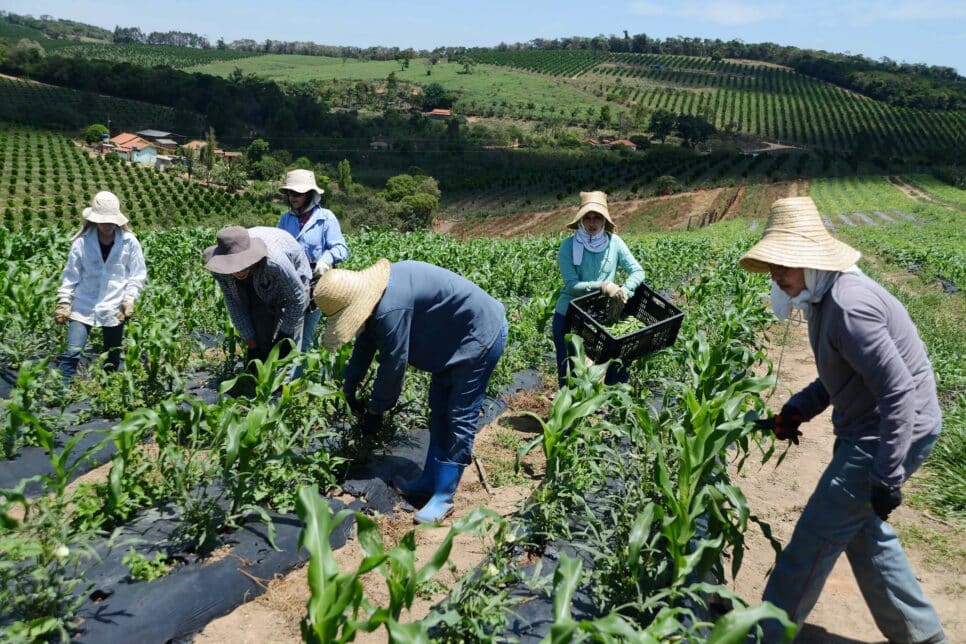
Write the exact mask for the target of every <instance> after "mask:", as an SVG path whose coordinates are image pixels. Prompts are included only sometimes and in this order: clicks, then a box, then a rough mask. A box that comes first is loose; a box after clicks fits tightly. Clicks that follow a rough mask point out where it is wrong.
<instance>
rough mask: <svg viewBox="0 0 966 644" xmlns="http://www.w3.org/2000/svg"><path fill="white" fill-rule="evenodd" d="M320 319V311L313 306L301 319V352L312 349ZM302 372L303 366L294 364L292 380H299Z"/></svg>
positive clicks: (299, 363)
mask: <svg viewBox="0 0 966 644" xmlns="http://www.w3.org/2000/svg"><path fill="white" fill-rule="evenodd" d="M320 319H322V311H320V310H319V309H317V308H315V307H314V306H313V307H312V308H311V309H309V310H308V311H307V312H306V313H305V317H304V318H302V345H301V349H302V351H303V352H305V351H308V350H309V349H311V348H312V341H313V340H314V339H315V329H316V328H317V327H318V326H319V320H320ZM303 371H304V365H303V364H302V363H301V362H298V363H296V365H295V366H294V367H292V374H291V375H292V378H293V379H295V378H301V377H302V372H303Z"/></svg>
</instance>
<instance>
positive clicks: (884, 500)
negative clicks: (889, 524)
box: [870, 483, 902, 521]
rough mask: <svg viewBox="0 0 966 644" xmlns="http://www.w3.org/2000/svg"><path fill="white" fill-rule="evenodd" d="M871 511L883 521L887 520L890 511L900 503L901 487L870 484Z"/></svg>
mask: <svg viewBox="0 0 966 644" xmlns="http://www.w3.org/2000/svg"><path fill="white" fill-rule="evenodd" d="M870 501H872V511H873V512H875V515H876V516H877V517H879V518H880V519H882V520H883V521H888V520H889V515H890V514H892V511H893V510H895V509H896V508H898V507H899V506H900V505H902V488H901V487H900V486H898V485H894V486H892V485H882V484H881V483H873V484H872V495H871V498H870Z"/></svg>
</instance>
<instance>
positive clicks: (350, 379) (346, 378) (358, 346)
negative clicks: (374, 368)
mask: <svg viewBox="0 0 966 644" xmlns="http://www.w3.org/2000/svg"><path fill="white" fill-rule="evenodd" d="M375 355H376V343H375V340H374V339H373V335H372V332H371V331H370V330H369V329H368V328H364V330H363V331H362V333H360V334H359V337H357V338H356V343H355V346H353V347H352V355H351V356H350V357H349V362H348V363H346V366H345V373H344V374H343V381H342V391H343V392H344V393H345V395H346V397H351V396H355V395H356V393H357V392H356V390H357V389H358V388H359V385H360V384H362V379H363V378H364V377H365V375H366V372H367V371H369V365H370V364H372V358H373V356H375Z"/></svg>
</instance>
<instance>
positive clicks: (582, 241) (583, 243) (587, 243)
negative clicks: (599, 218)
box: [573, 221, 610, 266]
mask: <svg viewBox="0 0 966 644" xmlns="http://www.w3.org/2000/svg"><path fill="white" fill-rule="evenodd" d="M608 241H610V238H609V237H608V236H607V227H606V226H605V227H603V228H601V229H600V232H599V233H597V234H596V235H594V236H593V237H591V236H590V234H589V233H588V232H587V231H586V230H584V222H582V221H581V222H580V223H578V224H577V232H575V233H574V249H573V250H574V266H580V262H582V261H583V259H584V249H585V248H586V249H587V250H589V251H590V252H592V253H599V252H600V251H602V250H604V249H605V248H607V242H608Z"/></svg>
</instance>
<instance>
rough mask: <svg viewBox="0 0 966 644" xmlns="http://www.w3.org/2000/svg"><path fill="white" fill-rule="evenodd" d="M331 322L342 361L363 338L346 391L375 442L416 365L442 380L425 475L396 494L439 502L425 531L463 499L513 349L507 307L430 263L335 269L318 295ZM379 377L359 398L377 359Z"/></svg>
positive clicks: (431, 505) (433, 399)
mask: <svg viewBox="0 0 966 644" xmlns="http://www.w3.org/2000/svg"><path fill="white" fill-rule="evenodd" d="M313 297H314V298H315V302H316V304H318V307H319V308H320V309H321V310H322V313H323V314H325V315H326V317H327V323H326V332H325V337H324V339H323V344H324V345H325V347H326V348H328V349H329V350H330V351H335V350H337V349H338V348H339V347H341V346H342V345H343V344H345V343H346V342H348V341H349V340H351V339H352V338H353V337H355V338H356V342H355V347H354V348H353V350H352V356H351V357H350V358H349V363H348V364H347V365H346V369H345V382H344V384H343V391H344V393H345V396H346V400H347V401H348V403H349V407H350V408H351V409H352V411H353V413H355V414H356V417H357V418H360V419H361V420H362V422H363V426H364V427H365V429H366V431H368V432H375V431H378V429H379V428H380V427H381V425H382V414H383V413H385V412H387V411H389V410H390V409H392V408H393V406H394V405H395V404H396V401H397V400H398V399H399V395H400V392H401V391H402V387H403V379H404V377H405V375H406V365H407V364H410V365H412V366H414V367H416V368H417V369H422V370H423V371H428V372H430V373H431V374H432V380H431V382H430V386H429V434H430V438H429V449H428V451H427V454H426V465H425V466H424V467H423V471H422V474H421V475H420V476H419V477H418V478H416V479H415V480H399V481H394V482H393V484H394V485H396V487H397V488H398V489H399V490H400V492H402V493H403V494H406V495H408V496H411V497H419V498H421V499H427V498H428V499H429V500H428V501H427V502H426V504H425V505H423V507H422V508H421V509H420V510H419V511H418V512H416V515H415V521H416V522H417V523H431V522H437V521H440V520H442V519H443V518H445V517H446V516H447V515H448V514H449V513H450V512H452V511H453V496H454V495H455V493H456V487H457V485H458V484H459V480H460V477H461V476H462V474H463V468H465V467H466V466H467V465H468V464H469V463H470V460H471V457H472V452H473V441H474V439H475V437H476V432H477V431H478V430H479V421H480V409H481V408H482V405H483V396H484V394H485V393H486V386H487V383H488V382H489V380H490V375H491V374H492V373H493V369H494V368H495V367H496V363H497V362H498V361H499V359H500V356H501V355H502V354H503V349H504V348H505V347H506V338H507V321H506V311H505V309H504V308H503V305H502V304H501V303H500V302H498V301H497V300H495V299H493V298H492V297H491V296H490V295H489V294H487V293H486V292H485V291H484V290H483V289H481V288H480V287H479V286H477V285H476V284H474V283H472V282H470V281H469V280H467V279H465V278H463V277H460V276H459V275H457V274H455V273H451V272H450V271H448V270H446V269H443V268H440V267H438V266H433V265H432V264H426V263H423V262H415V261H404V262H397V263H394V264H390V263H389V261H388V260H385V259H380V260H379V261H378V262H376V263H375V264H373V265H372V266H370V267H369V268H367V269H365V270H362V271H349V270H343V269H333V270H331V271H329V272H327V273H326V274H325V275H323V276H322V278H321V279H320V280H319V283H318V285H317V286H316V287H315V291H314V293H313ZM377 351H378V352H379V357H378V358H377V359H376V361H377V362H378V363H379V368H378V370H377V372H376V378H375V381H374V383H373V386H372V396H371V398H370V399H369V400H368V401H363V400H360V399H359V398H358V397H357V394H358V388H359V385H360V383H361V382H362V381H363V377H364V376H365V374H366V372H367V371H368V370H369V365H370V363H371V362H372V359H373V356H374V355H375V354H376V352H377Z"/></svg>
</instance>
